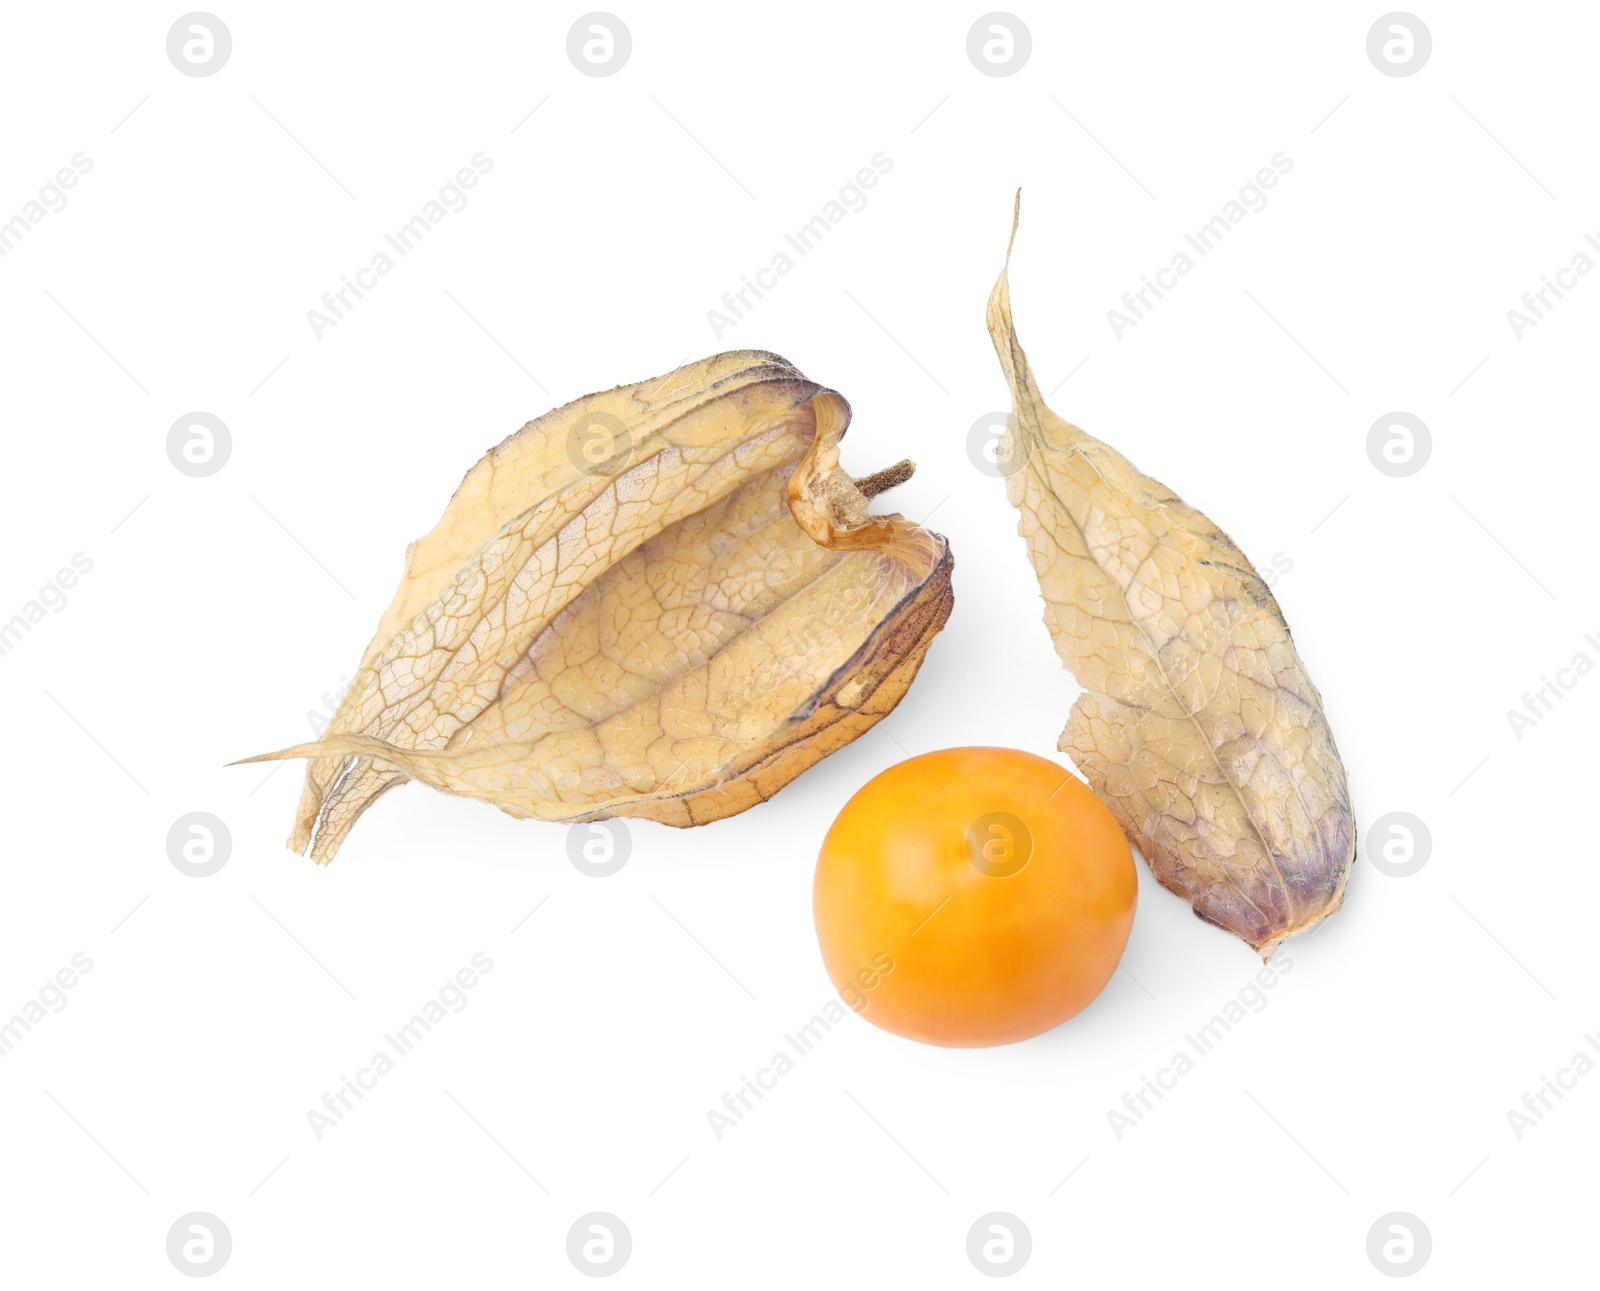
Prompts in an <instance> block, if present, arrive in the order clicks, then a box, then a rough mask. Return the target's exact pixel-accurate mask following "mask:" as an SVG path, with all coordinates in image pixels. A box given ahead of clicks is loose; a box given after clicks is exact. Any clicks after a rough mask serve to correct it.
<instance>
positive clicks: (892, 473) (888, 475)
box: [856, 458, 917, 498]
mask: <svg viewBox="0 0 1600 1291" xmlns="http://www.w3.org/2000/svg"><path fill="white" fill-rule="evenodd" d="M916 469H917V464H916V463H915V462H913V461H912V460H911V459H910V458H903V459H901V460H900V461H898V462H896V463H895V464H894V465H893V466H885V467H884V468H883V469H882V470H881V471H874V472H873V473H872V474H871V475H863V476H862V477H861V478H860V479H859V480H857V481H856V488H857V489H859V490H860V491H861V496H862V497H865V498H875V497H877V496H878V494H880V493H886V492H888V491H889V490H890V489H892V488H894V486H895V485H897V484H904V483H905V482H906V481H907V480H909V479H910V478H911V476H912V474H913V473H914V472H915V471H916Z"/></svg>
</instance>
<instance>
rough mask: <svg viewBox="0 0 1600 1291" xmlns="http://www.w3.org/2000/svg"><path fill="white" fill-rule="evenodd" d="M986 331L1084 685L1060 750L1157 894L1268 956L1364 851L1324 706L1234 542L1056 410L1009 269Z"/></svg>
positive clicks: (1330, 908)
mask: <svg viewBox="0 0 1600 1291" xmlns="http://www.w3.org/2000/svg"><path fill="white" fill-rule="evenodd" d="M1018 204H1019V209H1020V195H1019V199H1018ZM1011 236H1012V240H1013V241H1015V239H1016V223H1015V219H1014V220H1013V224H1012V230H1011ZM1006 260H1007V265H1008V267H1009V264H1010V251H1009V249H1008V250H1007V253H1006ZM988 325H989V334H990V336H991V337H992V338H993V340H994V346H995V351H996V353H997V354H998V355H999V356H1000V366H1001V368H1002V369H1004V371H1005V376H1006V380H1007V382H1008V383H1009V384H1010V387H1011V397H1012V403H1013V415H1012V417H1011V418H1010V422H1009V427H1008V430H1007V433H1006V437H1005V439H1004V440H1002V442H1001V445H1000V459H1001V461H1002V463H1003V464H1004V466H1003V469H1004V470H1005V471H1006V472H1008V474H1007V475H1006V496H1007V497H1008V498H1009V499H1010V501H1011V502H1012V504H1013V505H1014V506H1016V508H1017V509H1018V511H1019V512H1020V513H1021V517H1020V520H1019V522H1018V531H1019V532H1020V533H1021V535H1022V537H1023V538H1024V539H1025V540H1026V542H1027V545H1028V554H1029V557H1030V559H1031V560H1032V562H1033V567H1034V572H1035V573H1036V574H1037V575H1038V578H1039V588H1040V591H1041V592H1042V593H1043V595H1044V603H1045V609H1044V617H1045V624H1046V626H1047V627H1048V628H1049V630H1050V635H1051V638H1052V639H1053V640H1054V642H1055V647H1056V653H1057V654H1058V655H1060V657H1061V660H1062V662H1063V663H1065V664H1066V666H1067V667H1068V669H1070V670H1071V672H1072V675H1073V676H1074V677H1075V678H1076V679H1077V681H1078V684H1079V685H1080V686H1082V687H1083V694H1082V695H1080V696H1079V697H1078V699H1077V701H1076V702H1075V703H1074V704H1073V706H1072V711H1071V713H1070V715H1069V716H1068V718H1067V725H1066V729H1065V730H1063V731H1062V733H1061V740H1060V745H1059V747H1060V749H1061V750H1062V752H1064V753H1068V754H1070V755H1071V757H1072V759H1073V761H1074V762H1076V763H1077V765H1078V767H1079V769H1080V770H1082V772H1083V774H1084V776H1085V777H1086V778H1087V779H1088V781H1089V785H1090V787H1091V788H1092V789H1093V790H1094V791H1095V793H1096V794H1098V795H1099V797H1100V798H1101V800H1102V801H1104V802H1105V804H1106V805H1107V806H1108V807H1110V808H1111V810H1112V813H1113V814H1114V815H1115V816H1116V817H1117V820H1118V821H1119V822H1120V823H1121V825H1122V828H1123V830H1124V832H1125V833H1126V834H1127V835H1128V838H1129V840H1130V841H1131V842H1132V843H1133V844H1134V846H1135V847H1137V848H1138V849H1139V851H1140V852H1141V853H1142V854H1143V856H1144V857H1145V859H1146V860H1147V861H1148V862H1149V864H1150V868H1151V870H1152V872H1153V873H1154V874H1155V876H1156V878H1157V879H1159V880H1160V881H1161V883H1162V884H1163V885H1164V886H1165V887H1167V888H1169V889H1171V890H1172V891H1173V892H1176V893H1177V894H1178V895H1179V896H1181V897H1183V898H1184V899H1186V900H1187V901H1188V902H1189V903H1190V904H1191V905H1192V906H1193V907H1194V912H1195V913H1196V914H1197V915H1199V916H1200V917H1201V918H1202V919H1204V920H1206V921H1207V922H1209V923H1214V924H1216V925H1218V926H1219V927H1222V928H1226V929H1227V930H1228V931H1230V932H1233V933H1236V934H1237V935H1238V936H1240V937H1242V938H1243V939H1244V940H1245V941H1246V942H1248V943H1249V944H1250V945H1251V946H1253V947H1255V949H1256V950H1258V951H1260V952H1261V953H1262V955H1263V956H1264V957H1265V956H1269V955H1271V953H1272V951H1273V949H1274V948H1275V947H1276V946H1277V945H1278V943H1279V942H1280V941H1282V940H1283V938H1285V937H1288V936H1290V935H1292V934H1294V933H1297V932H1302V931H1304V930H1305V929H1307V928H1310V927H1311V926H1312V925H1314V924H1316V923H1317V922H1318V921H1320V920H1321V919H1323V918H1325V917H1326V916H1328V915H1330V914H1332V913H1333V912H1334V911H1335V910H1337V909H1338V908H1339V906H1340V904H1341V903H1342V902H1343V900H1344V890H1345V881H1346V879H1347V878H1348V877H1349V873H1350V865H1351V862H1352V861H1353V860H1354V859H1355V849H1356V829H1355V820H1354V817H1353V815H1352V813H1351V810H1350V793H1349V789H1348V787H1347V785H1346V781H1345V771H1344V765H1343V763H1341V762H1340V760H1339V751H1338V749H1337V748H1336V747H1335V746H1334V742H1333V732H1332V731H1331V730H1330V729H1329V727H1328V722H1327V718H1326V717H1325V716H1324V714H1323V711H1322V698H1321V696H1320V695H1319V694H1318V693H1317V688H1316V687H1315V686H1314V685H1312V684H1311V678H1310V677H1309V676H1307V675H1306V670H1305V666H1304V665H1303V664H1302V663H1301V661H1300V656H1299V654H1298V652H1297V651H1296V650H1295V646H1294V641H1293V640H1292V639H1291V638H1290V635H1289V625H1288V624H1287V623H1285V622H1284V618H1283V612H1282V611H1281V610H1280V609H1279V608H1278V602H1277V600H1276V599H1275V598H1274V597H1273V595H1272V592H1271V589H1269V588H1268V586H1267V584H1266V582H1265V581H1264V580H1263V579H1262V578H1261V576H1260V575H1259V574H1257V573H1256V570H1255V566H1253V565H1252V564H1251V563H1250V561H1249V560H1248V559H1247V558H1246V556H1245V554H1244V553H1243V552H1242V551H1240V550H1239V548H1238V547H1237V546H1236V545H1235V543H1234V541H1233V539H1231V538H1230V537H1228V535H1227V534H1225V533H1224V532H1223V531H1222V530H1221V529H1219V528H1218V527H1217V526H1216V525H1215V524H1213V523H1212V522H1211V521H1210V520H1209V519H1207V518H1206V517H1205V516H1204V515H1202V514H1201V513H1200V512H1199V511H1197V510H1195V509H1194V508H1193V507H1191V506H1189V505H1188V504H1187V503H1186V502H1184V500H1183V499H1182V498H1180V497H1178V495H1177V494H1175V493H1173V492H1172V490H1171V489H1169V488H1167V487H1166V485H1164V484H1162V483H1160V482H1159V481H1157V480H1153V479H1151V478H1150V477H1149V476H1148V475H1144V474H1142V473H1141V472H1140V471H1139V470H1138V469H1137V468H1136V467H1135V466H1134V465H1133V464H1132V463H1131V462H1129V461H1128V459H1127V458H1125V457H1123V456H1122V454H1120V453H1118V452H1117V451H1116V450H1115V449H1113V448H1111V447H1109V446H1108V445H1106V444H1103V443H1101V442H1100V441H1099V440H1098V439H1095V438H1093V437H1092V436H1090V435H1087V434H1085V433H1084V432H1083V431H1081V430H1079V429H1078V427H1076V426H1073V425H1070V424H1069V423H1067V422H1065V421H1063V420H1061V418H1060V417H1058V416H1056V414H1055V413H1053V412H1052V411H1051V410H1050V409H1049V408H1048V407H1047V406H1046V405H1045V401H1044V397H1043V395H1041V394H1040V393H1039V387H1038V385H1037V383H1036V382H1035V381H1034V377H1033V371H1032V369H1031V368H1030V367H1029V366H1028V358H1027V355H1026V354H1024V353H1023V351H1022V346H1021V344H1019V343H1018V341H1017V334H1016V329H1015V327H1014V326H1013V324H1012V321H1011V288H1010V283H1009V281H1008V277H1007V272H1006V271H1004V270H1003V271H1002V272H1001V274H1000V278H999V280H998V281H997V282H996V283H995V287H994V291H993V293H992V294H991V295H990V297H989V308H988Z"/></svg>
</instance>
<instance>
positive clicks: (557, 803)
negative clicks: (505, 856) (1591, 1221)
mask: <svg viewBox="0 0 1600 1291" xmlns="http://www.w3.org/2000/svg"><path fill="white" fill-rule="evenodd" d="M849 421H850V406H849V404H848V403H846V402H845V400H844V398H843V397H842V396H841V395H839V394H838V393H836V392H835V391H833V390H829V389H827V388H825V387H823V386H821V385H818V384H817V383H816V382H814V381H809V380H807V379H806V378H805V377H804V376H802V375H801V374H800V373H799V372H798V371H797V370H796V369H795V368H793V367H791V366H790V365H789V364H788V363H787V362H786V361H785V360H783V359H781V358H779V357H778V356H777V355H775V354H767V353H763V352H760V351H737V352H732V353H726V354H718V355H714V356H712V357H711V358H708V359H704V360H702V361H700V362H698V363H690V364H687V365H685V366H683V367H681V368H678V369H677V370H676V371H674V372H670V373H668V374H667V375H665V376H662V377H658V378H656V379H654V380H650V381H642V382H639V383H637V384H635V385H629V386H619V387H617V388H616V389H614V390H610V391H607V392H604V393H600V394H594V395H589V396H587V397H586V398H583V399H579V400H577V401H575V402H573V403H570V404H567V405H565V406H563V407H561V408H557V409H555V410H554V411H552V412H549V413H547V414H545V415H544V416H543V417H540V418H539V419H538V420H536V421H532V422H529V423H528V424H527V425H526V426H524V427H523V428H522V429H521V430H519V431H517V432H516V433H515V434H513V435H511V436H510V437H509V438H507V439H506V440H505V441H504V442H502V443H500V444H498V445H497V446H495V447H494V448H492V449H490V450H489V452H488V453H487V454H485V455H484V457H483V458H482V459H481V460H480V461H479V462H478V463H477V465H476V466H474V467H473V468H472V469H471V470H470V471H468V472H467V475H466V477H465V478H464V479H463V480H462V482H461V484H460V487H459V488H457V490H456V492H455V495H454V497H452V498H451V500H450V505H449V507H448V508H447V509H446V510H445V513H444V516H443V517H442V518H441V519H440V521H439V523H438V524H437V525H435V526H434V528H433V530H432V532H430V533H429V534H427V535H426V536H425V537H423V538H420V539H418V540H417V541H416V542H414V543H412V544H411V546H410V548H409V549H408V550H407V553H406V566H405V574H404V577H403V578H402V579H401V582H400V587H399V590H398V591H397V592H396V593H395V597H394V601H393V603H392V604H391V605H390V606H389V608H388V610H387V611H386V612H385V613H384V615H383V618H382V620H381V621H380V622H379V624H378V628H377V631H376V633H375V634H374V636H373V638H372V642H371V644H369V645H368V647H367V650H366V654H365V655H364V656H363V658H362V660H361V665H360V668H359V669H358V670H357V672H356V674H355V676H354V678H353V680H352V681H351V683H350V685H349V687H348V689H347V690H346V692H345V695H344V698H343V700H342V701H341V703H340V705H339V707H338V709H337V711H336V713H335V715H334V717H333V719H332V721H331V722H330V723H329V725H328V727H327V728H326V730H325V731H324V732H323V734H322V737H321V738H320V739H318V740H316V741H314V742H311V743H307V744H298V745H295V746H294V747H292V748H286V749H282V750H279V751H278V752H276V753H269V754H263V755H261V757H260V758H251V759H246V760H247V761H260V760H266V759H275V758H302V757H303V758H309V759H310V765H309V767H308V768H307V770H306V779H305V786H304V789H303V791H302V793H301V797H300V804H299V808H298V810H297V812H296V815H295V822H294V828H293V831H292V832H291V834H290V836H289V846H290V847H291V848H292V849H293V850H295V851H297V852H302V853H304V852H305V851H306V850H307V849H308V848H309V850H310V855H311V857H312V858H313V859H314V860H316V861H317V862H318V863H326V862H328V861H330V860H331V859H332V858H333V856H334V854H335V852H337V851H338V849H339V846H340V844H341V843H342V842H343V841H344V839H345V837H346V836H347V835H348V833H349V832H350V828H351V826H352V825H353V824H354V823H355V821H356V819H357V817H359V816H360V815H361V813H362V812H363V811H365V810H366V809H367V808H368V807H369V806H371V805H372V803H373V802H374V800H376V799H377V798H378V796H379V795H380V794H383V793H384V792H386V791H387V790H389V789H392V788H394V787H395V786H396V785H398V784H401V783H403V782H404V781H406V780H408V779H414V780H420V781H422V782H424V783H426V784H430V785H432V786H434V787H435V788H437V789H442V790H445V791H447V792H449V793H454V794H461V795H464V796H467V797H472V798H480V799H483V800H485V801H487V802H492V803H494V804H495V805H496V806H498V807H500V808H501V809H502V810H504V811H507V812H509V813H510V814H512V815H514V816H520V817H531V818H535V819H539V820H549V821H586V820H599V819H603V818H605V817H608V816H637V817H645V818H648V819H651V820H657V821H661V822H663V823H665V824H669V825H678V826H686V825H698V824H704V823H706V822H708V821H713V820H718V819H721V818H722V817H725V816H730V815H733V814H735V813H737V812H740V811H744V810H745V809H746V808H749V807H752V806H755V805H756V804H757V803H759V802H762V801H764V800H765V799H767V798H769V797H770V796H771V795H772V794H774V793H776V792H777V791H778V790H779V789H781V788H782V787H783V786H784V785H786V784H788V783H789V781H791V780H793V779H794V778H795V777H796V776H797V775H799V774H800V773H801V772H802V771H804V770H805V769H806V768H808V767H810V766H812V765H813V764H815V763H816V762H818V761H819V760H820V759H822V758H823V757H825V756H827V755H828V754H829V753H831V752H833V751H834V750H835V749H837V748H840V747H842V746H843V745H845V744H847V743H849V742H850V741H851V740H853V739H855V738H856V737H857V736H859V735H861V734H862V733H863V732H864V731H865V730H867V729H868V728H869V727H870V726H872V725H873V724H874V723H875V722H877V721H878V720H879V719H881V718H882V717H883V716H884V715H885V714H887V713H888V712H889V711H890V710H891V709H892V708H893V707H894V706H895V704H896V703H898V702H899V700H900V697H901V696H902V695H903V694H904V693H905V691H906V688H907V687H908V686H909V685H910V684H911V680H912V678H913V677H915V675H916V673H917V669H918V668H919V667H920V666H921V663H922V659H923V656H924V655H925V654H926V652H927V649H928V646H929V644H930V643H931V641H932V639H933V637H934V635H935V634H936V633H937V632H938V631H939V629H940V628H941V627H943V626H944V622H945V620H946V618H948V617H949V614H950V608H951V590H950V573H951V566H952V561H951V556H950V550H949V546H948V544H947V543H946V541H945V539H944V538H943V537H941V536H940V535H938V534H936V533H932V532H930V531H929V530H926V529H923V528H921V527H920V526H918V525H915V524H912V523H911V522H909V521H907V520H905V519H904V518H903V517H901V516H899V515H874V514H871V513H870V511H869V506H868V503H869V500H870V498H871V497H872V496H873V495H874V494H876V493H878V492H881V491H882V490H884V489H886V488H889V487H891V486H893V485H894V484H898V483H900V482H901V481H903V480H904V479H906V478H908V477H909V476H910V474H911V471H912V470H913V467H912V464H911V463H910V462H901V463H898V464H897V465H895V466H892V467H890V468H888V469H886V470H884V471H880V472H878V473H877V474H876V475H872V476H867V477H863V478H862V479H860V480H854V479H852V478H851V477H850V476H849V475H848V474H846V473H845V471H844V470H843V469H842V468H841V467H840V465H839V440H840V438H841V437H842V436H843V434H844V432H845V429H846V428H847V426H848V425H849Z"/></svg>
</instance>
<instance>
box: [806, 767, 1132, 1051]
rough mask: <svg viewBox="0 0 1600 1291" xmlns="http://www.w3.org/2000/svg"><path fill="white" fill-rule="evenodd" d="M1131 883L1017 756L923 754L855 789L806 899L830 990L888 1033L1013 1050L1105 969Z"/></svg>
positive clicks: (1046, 1026)
mask: <svg viewBox="0 0 1600 1291" xmlns="http://www.w3.org/2000/svg"><path fill="white" fill-rule="evenodd" d="M1137 898H1138V877H1137V875H1136V873H1135V871H1134V865H1133V854H1132V852H1131V851H1130V850H1129V848H1128V842H1127V839H1126V838H1125V837H1124V835H1123V833H1122V829H1121V827H1120V826H1119V825H1118V824H1117V822H1116V820H1115V819H1114V818H1113V817H1112V815H1111V812H1110V811H1109V810H1107V808H1106V807H1105V805H1104V804H1103V803H1102V802H1100V800H1099V799H1098V798H1096V797H1095V796H1094V794H1093V793H1091V792H1090V791H1089V789H1088V787H1087V786H1085V785H1084V784H1083V782H1082V781H1081V780H1079V779H1077V778H1076V777H1075V776H1073V775H1072V774H1071V773H1070V772H1068V771H1067V770H1065V769H1064V768H1063V767H1060V766H1058V765H1057V764H1056V763H1054V762H1051V761H1048V760H1047V759H1045V758H1041V757H1037V756H1035V755H1034V754H1032V753H1024V752H1021V751H1020V750H1017V749H1002V748H959V749H945V750H943V751H941V752H938V753H924V754H920V755H918V756H917V757H914V758H912V759H910V760H909V761H906V762H902V763H900V764H898V765H897V766H893V767H890V768H889V769H888V770H887V771H885V772H883V773H882V774H881V775H878V776H876V777H874V778H873V779H872V780H870V781H868V782H867V784H866V785H865V786H863V787H862V789H861V790H860V791H859V792H858V793H857V794H856V795H855V796H854V797H853V798H851V799H850V801H849V802H847V803H846V804H845V806H844V809H843V810H842V811H841V812H840V813H839V816H838V818H837V819H836V820H835V821H834V822H833V825H832V827H831V828H830V829H829V830H828V833H827V836H826V837H825V838H824V839H823V843H822V851H821V854H820V855H819V856H818V858H817V872H816V879H815V882H814V885H813V892H812V901H813V908H814V913H815V917H816V925H817V941H818V945H819V946H820V948H821V951H822V959H823V963H824V965H825V966H826V968H827V970H828V976H829V977H830V979H832V981H833V984H834V987H835V988H836V989H837V990H838V991H839V993H840V994H841V995H842V996H843V997H844V999H845V1002H846V1003H848V1004H849V1005H850V1007H851V1008H852V1009H854V1010H855V1011H856V1012H858V1013H860V1014H861V1016H862V1017H864V1018H866V1020H867V1021H869V1022H871V1023H873V1024H874V1025H876V1026H879V1027H882V1028H883V1029H884V1030H886V1031H891V1032H893V1033H894V1034H895V1035H900V1036H905V1037H906V1038H908V1039H912V1040H920V1041H923V1042H924V1043H927V1044H937V1045H948V1046H956V1047H979V1046H984V1045H997V1044H1010V1043H1013V1042H1015V1041H1018V1040H1026V1039H1028V1038H1029V1037H1030V1036H1036V1035H1039V1034H1041V1033H1043V1032H1045V1031H1049V1030H1050V1029H1051V1028H1053V1027H1055V1026H1058V1025H1059V1024H1060V1023H1062V1022H1064V1021H1066V1020H1067V1019H1068V1018H1070V1017H1072V1016H1073V1015H1074V1014H1075V1013H1078V1012H1079V1011H1080V1010H1082V1009H1083V1008H1084V1007H1086V1006H1087V1005H1088V1004H1089V1002H1090V1001H1092V1000H1093V999H1094V997H1095V996H1096V995H1098V994H1099V993H1100V991H1101V990H1102V988H1104V986H1105V984H1106V983H1107V982H1108V981H1109V980H1110V979H1111V975H1112V973H1114V972H1115V971H1116V967H1117V963H1118V961H1119V959H1120V957H1121V955H1122V951H1123V948H1124V946H1126V945H1127V941H1128V933H1129V931H1130V929H1131V928H1132V927H1133V911H1134V905H1135V903H1136V901H1137Z"/></svg>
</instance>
